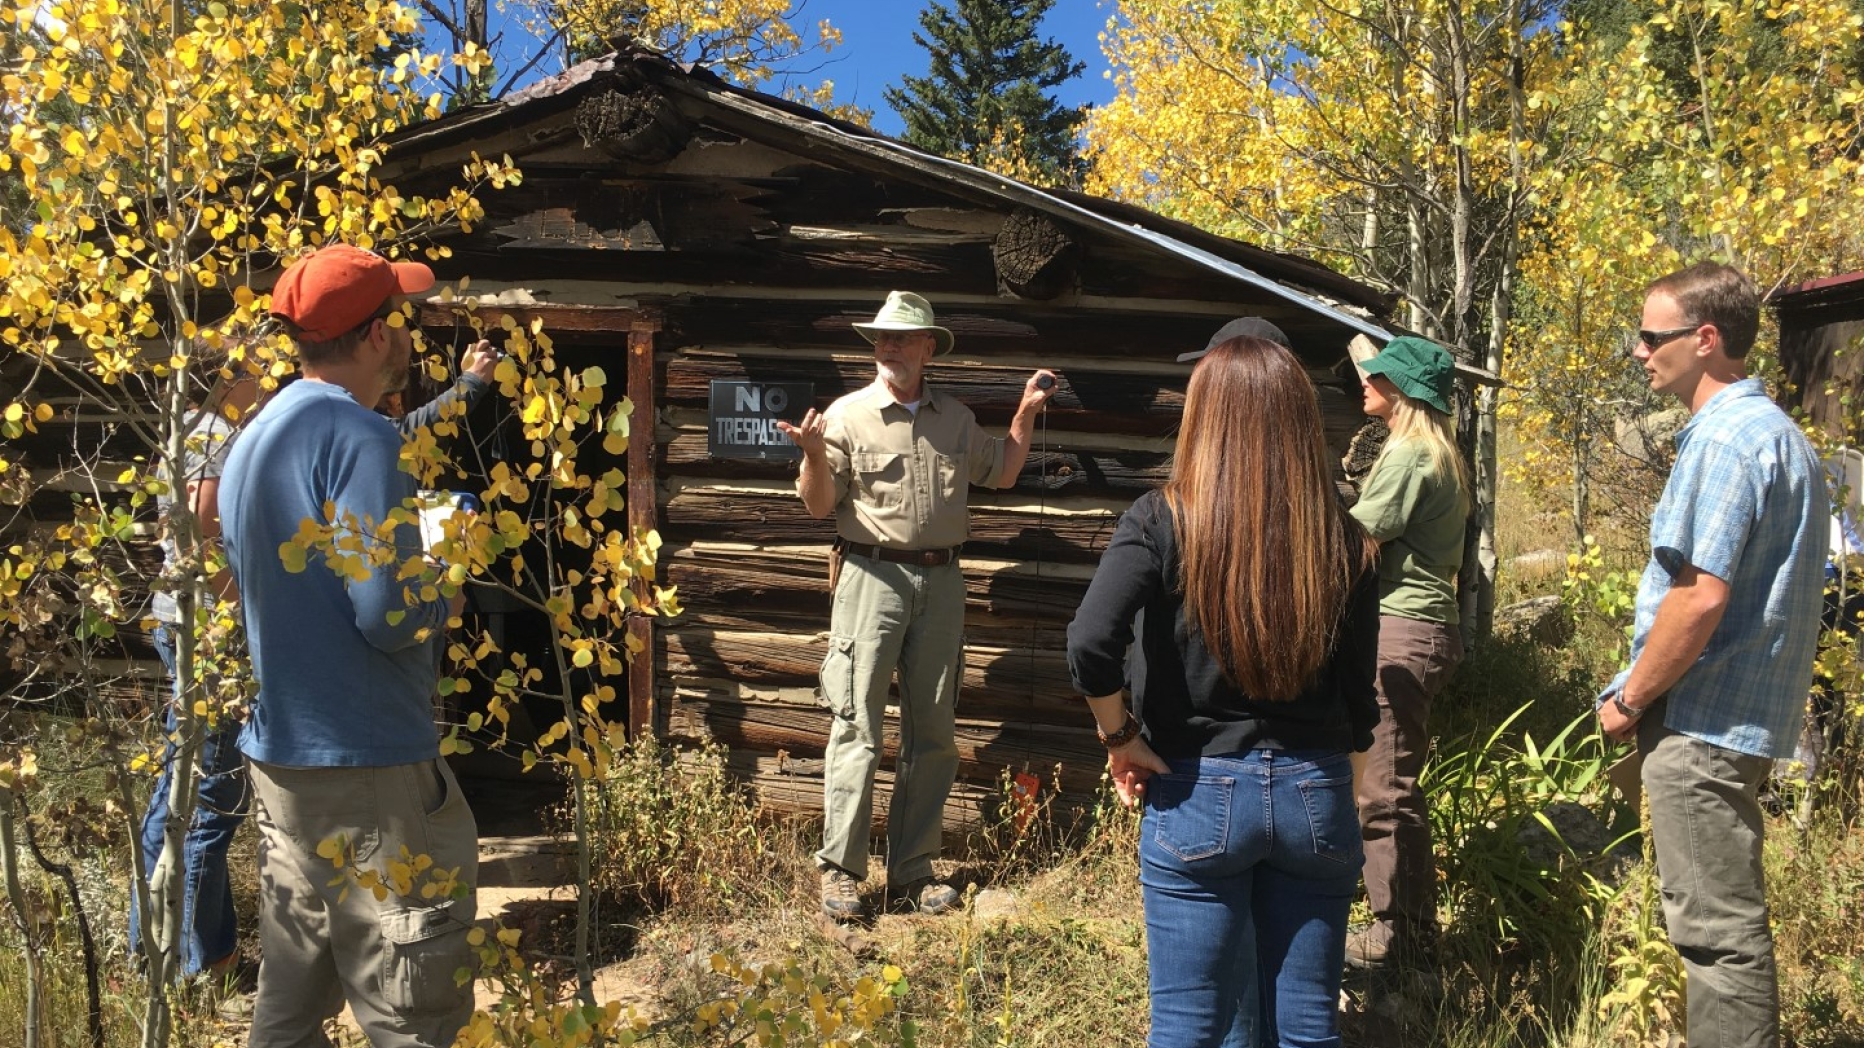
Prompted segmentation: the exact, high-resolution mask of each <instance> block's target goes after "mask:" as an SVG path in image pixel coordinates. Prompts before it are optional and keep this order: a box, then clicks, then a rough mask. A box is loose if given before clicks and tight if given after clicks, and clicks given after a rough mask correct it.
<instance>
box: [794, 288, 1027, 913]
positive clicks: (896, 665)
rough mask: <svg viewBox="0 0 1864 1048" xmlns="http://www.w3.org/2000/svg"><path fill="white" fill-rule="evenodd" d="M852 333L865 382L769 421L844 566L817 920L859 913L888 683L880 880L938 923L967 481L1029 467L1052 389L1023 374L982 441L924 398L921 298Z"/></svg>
mask: <svg viewBox="0 0 1864 1048" xmlns="http://www.w3.org/2000/svg"><path fill="white" fill-rule="evenodd" d="M854 328H855V330H856V331H859V332H860V333H861V335H862V337H864V338H866V339H867V340H868V341H869V342H872V343H873V344H874V366H875V369H876V371H877V372H878V375H877V377H876V378H875V380H874V383H873V385H870V386H867V387H866V388H864V389H861V390H858V391H856V392H854V393H850V394H848V395H847V396H845V397H842V398H841V399H840V400H837V401H835V403H833V404H831V405H829V408H828V410H827V411H825V412H822V413H820V414H818V413H816V412H815V411H814V410H811V411H810V412H809V413H808V414H807V415H805V416H804V417H803V420H802V422H801V423H800V424H799V425H794V426H792V425H790V424H788V423H780V424H779V425H781V426H782V428H783V432H784V433H785V434H787V435H788V436H789V438H790V439H791V440H793V441H795V442H796V444H797V445H798V446H799V447H801V448H802V449H803V463H802V472H801V474H800V475H799V476H798V477H797V480H796V490H797V493H798V494H800V495H801V496H802V500H803V505H804V506H805V507H806V508H807V509H808V511H809V515H810V516H812V517H817V518H821V517H826V516H828V515H829V514H831V513H832V514H834V515H835V530H836V533H837V535H838V539H837V545H838V548H839V550H840V552H841V554H842V556H843V558H844V560H843V561H842V569H841V571H840V574H839V577H838V579H837V580H836V583H835V607H834V612H833V614H832V617H831V619H830V624H829V651H828V656H827V657H826V658H825V659H824V660H823V662H822V696H823V699H824V701H825V702H826V703H827V705H828V707H829V710H830V712H831V714H833V725H832V727H831V728H830V731H829V738H828V751H827V759H826V761H825V769H824V773H823V780H824V783H823V793H824V804H823V806H824V809H825V820H824V822H825V824H824V828H823V844H822V850H821V851H819V852H817V853H816V861H817V863H818V864H819V865H820V866H821V869H822V912H823V914H824V915H825V916H827V917H830V918H833V919H835V920H846V919H850V918H855V917H859V916H860V915H861V896H860V890H859V886H860V882H861V881H862V880H863V879H865V878H866V876H867V850H868V838H869V836H870V834H871V828H872V825H873V800H874V769H875V768H876V767H877V766H878V765H879V763H880V752H881V745H880V736H881V730H882V726H883V725H884V723H885V715H886V704H887V689H888V685H889V684H890V683H891V681H892V680H893V677H894V671H895V670H898V673H899V686H900V757H899V763H898V767H897V768H896V770H895V773H894V784H893V803H892V806H891V808H890V809H889V812H888V818H887V885H888V888H889V891H890V892H891V893H892V895H893V896H894V898H896V899H900V898H904V899H905V900H907V902H909V903H910V904H911V905H912V906H913V907H914V908H915V909H917V910H918V911H919V912H920V913H943V912H945V911H947V910H949V909H951V908H952V907H953V906H954V905H956V903H957V901H958V893H957V892H956V891H954V890H953V889H952V888H951V886H950V885H947V884H941V883H939V882H938V881H937V880H936V879H934V877H933V874H932V860H933V859H934V858H936V857H937V855H938V852H939V841H940V834H941V829H942V816H943V812H944V807H945V798H946V797H947V796H948V795H949V794H950V793H951V785H952V782H953V780H954V779H955V778H956V777H957V773H958V747H957V743H956V742H955V741H954V738H953V736H954V724H955V720H954V706H955V705H956V702H957V698H958V682H959V680H960V679H961V677H962V675H963V673H964V664H963V657H964V650H963V640H964V576H963V574H962V573H961V572H960V570H959V567H958V547H959V546H960V545H962V544H963V543H964V540H965V538H966V537H967V536H968V535H969V532H970V518H969V513H968V504H969V495H970V487H971V485H972V484H985V485H989V486H991V487H996V488H1007V487H1010V486H1011V485H1013V484H1015V483H1016V477H1017V474H1019V473H1021V472H1022V469H1023V463H1024V461H1026V460H1027V459H1028V457H1029V440H1030V436H1031V433H1032V431H1033V430H1034V428H1035V417H1036V415H1037V414H1038V413H1039V412H1040V411H1041V410H1042V405H1043V404H1044V403H1045V402H1046V401H1047V400H1048V398H1049V397H1050V396H1051V395H1052V394H1053V392H1054V375H1052V374H1051V373H1049V372H1047V371H1037V372H1036V373H1035V374H1034V375H1033V376H1031V377H1030V379H1029V381H1028V382H1027V383H1026V384H1025V385H1024V387H1023V397H1022V402H1021V403H1020V404H1019V405H1018V406H1017V409H1016V417H1015V418H1014V419H1013V420H1012V421H1011V422H1010V433H1009V437H1008V438H1007V439H1004V438H998V437H993V436H991V435H989V434H988V433H985V432H984V430H983V427H981V426H979V425H978V424H977V418H976V417H975V416H974V415H972V414H971V409H970V408H967V407H965V406H964V405H963V404H960V403H958V402H957V401H956V400H953V399H952V398H951V397H949V396H946V395H944V394H942V393H939V392H938V391H936V390H934V389H933V388H932V387H931V386H930V385H929V384H928V383H927V382H926V381H925V369H926V366H927V365H928V364H930V363H931V361H932V358H933V357H934V356H938V355H942V354H944V353H946V352H949V351H950V349H951V345H952V335H951V332H950V331H948V330H946V329H945V328H942V327H939V326H937V325H936V324H935V323H934V322H933V315H932V307H931V305H930V304H928V303H927V302H926V300H925V299H923V298H921V297H920V296H918V295H915V294H912V293H910V292H905V291H895V292H893V293H892V294H890V295H888V296H887V301H886V304H885V305H883V306H882V307H881V308H880V312H879V314H878V315H877V316H875V317H874V321H873V323H871V324H856V325H854Z"/></svg>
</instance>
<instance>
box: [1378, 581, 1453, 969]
mask: <svg viewBox="0 0 1864 1048" xmlns="http://www.w3.org/2000/svg"><path fill="white" fill-rule="evenodd" d="M1462 661H1463V641H1462V637H1461V635H1460V634H1459V633H1458V632H1457V630H1456V627H1455V626H1454V625H1451V624H1448V623H1442V622H1424V621H1421V620H1419V619H1406V618H1399V617H1398V616H1396V615H1381V616H1379V670H1378V693H1379V724H1378V727H1376V728H1374V729H1373V731H1372V749H1370V750H1368V751H1367V752H1366V763H1365V773H1364V775H1363V777H1362V778H1361V779H1360V782H1359V825H1360V835H1361V837H1363V838H1364V840H1365V846H1366V868H1365V878H1366V898H1367V901H1368V902H1370V903H1371V906H1372V915H1373V917H1374V918H1376V919H1377V920H1379V921H1381V922H1384V923H1386V924H1387V925H1389V926H1390V927H1389V929H1388V930H1389V931H1391V932H1392V933H1394V934H1397V935H1400V936H1408V935H1413V934H1423V935H1428V934H1430V933H1431V932H1432V931H1434V930H1435V928H1436V925H1437V862H1436V858H1435V856H1433V855H1432V854H1431V846H1430V818H1429V815H1428V813H1427V812H1426V811H1425V809H1424V791H1423V790H1421V789H1419V788H1418V785H1417V780H1418V776H1419V775H1421V774H1423V771H1424V757H1425V755H1426V753H1427V752H1428V751H1429V749H1430V727H1429V722H1430V702H1431V699H1433V698H1435V697H1436V695H1437V693H1438V692H1440V691H1442V690H1443V685H1444V683H1445V682H1446V681H1448V680H1449V679H1450V673H1451V671H1453V670H1455V669H1456V667H1457V664H1458V663H1461V662H1462Z"/></svg>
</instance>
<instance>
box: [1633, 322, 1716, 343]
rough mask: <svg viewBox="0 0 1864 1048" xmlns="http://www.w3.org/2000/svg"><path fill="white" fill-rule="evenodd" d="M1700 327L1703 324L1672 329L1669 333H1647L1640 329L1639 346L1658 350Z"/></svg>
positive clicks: (1638, 335)
mask: <svg viewBox="0 0 1864 1048" xmlns="http://www.w3.org/2000/svg"><path fill="white" fill-rule="evenodd" d="M1700 327H1702V325H1701V324H1691V325H1689V326H1688V327H1680V328H1670V329H1669V330H1667V331H1646V330H1643V329H1641V328H1640V329H1639V330H1638V333H1637V341H1638V344H1639V345H1642V346H1643V347H1644V348H1645V349H1656V348H1657V347H1658V346H1661V345H1663V344H1664V343H1665V342H1668V341H1670V340H1671V339H1673V338H1681V337H1683V336H1684V335H1687V334H1689V333H1690V332H1692V331H1695V330H1696V329H1698V328H1700Z"/></svg>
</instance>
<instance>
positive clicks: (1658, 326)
mask: <svg viewBox="0 0 1864 1048" xmlns="http://www.w3.org/2000/svg"><path fill="white" fill-rule="evenodd" d="M1759 327H1760V295H1759V293H1758V292H1757V291H1756V290H1755V287H1754V285H1753V283H1752V282H1751V281H1749V280H1748V278H1747V277H1745V276H1743V275H1742V274H1741V273H1740V272H1738V271H1736V270H1734V269H1730V268H1729V267H1727V266H1722V265H1717V264H1714V263H1701V264H1698V265H1695V266H1691V267H1690V268H1688V269H1685V270H1682V271H1680V272H1676V273H1672V274H1670V275H1669V276H1666V277H1664V278H1662V279H1661V280H1658V281H1657V282H1656V283H1654V284H1652V285H1651V286H1650V288H1649V290H1648V292H1647V294H1646V297H1645V301H1644V315H1643V325H1642V329H1641V330H1640V331H1639V332H1638V335H1637V344H1636V345H1635V346H1634V347H1633V350H1632V355H1633V357H1635V358H1636V359H1637V361H1638V362H1639V363H1640V364H1642V365H1643V366H1644V370H1645V371H1646V372H1647V373H1648V374H1649V376H1650V386H1651V388H1652V389H1654V390H1656V391H1658V392H1660V393H1667V394H1670V395H1671V396H1674V397H1676V398H1677V399H1678V400H1680V401H1682V403H1683V406H1684V407H1686V408H1688V409H1689V412H1690V420H1689V423H1688V424H1687V425H1685V426H1684V427H1683V429H1682V432H1680V433H1679V434H1677V437H1676V443H1677V455H1676V466H1675V468H1674V469H1673V470H1672V472H1671V474H1670V479H1669V482H1668V483H1667V484H1665V485H1664V489H1663V498H1662V499H1661V501H1659V502H1658V504H1657V511H1656V513H1655V515H1654V516H1653V517H1652V518H1651V525H1650V545H1651V558H1650V563H1649V565H1648V566H1646V567H1645V569H1644V576H1643V579H1642V580H1641V582H1640V583H1639V585H1638V597H1637V622H1636V629H1635V631H1634V634H1633V639H1632V642H1631V665H1630V667H1629V668H1628V669H1627V670H1625V671H1624V672H1622V673H1620V674H1619V675H1618V676H1617V677H1616V678H1615V679H1614V680H1613V681H1612V683H1611V684H1610V686H1608V687H1607V688H1606V689H1605V691H1604V692H1603V693H1602V694H1601V695H1600V705H1599V722H1600V724H1601V726H1602V727H1603V729H1604V730H1605V732H1606V734H1608V735H1610V736H1611V737H1612V738H1615V739H1620V740H1630V739H1633V738H1635V739H1636V742H1637V749H1638V753H1639V755H1640V756H1642V758H1643V782H1644V790H1645V792H1646V793H1647V794H1648V795H1649V798H1650V820H1651V835H1652V839H1653V844H1654V845H1655V850H1656V853H1657V872H1658V874H1659V876H1660V877H1661V878H1662V881H1663V910H1664V919H1665V923H1666V924H1667V925H1668V927H1669V933H1670V941H1671V942H1672V943H1673V944H1674V945H1675V946H1676V949H1677V952H1678V953H1679V954H1681V956H1682V958H1683V966H1684V969H1685V970H1686V972H1687V973H1688V977H1689V1015H1688V1031H1689V1044H1690V1048H1719V1046H1723V1045H1727V1046H1731V1048H1732V1046H1737V1045H1739V1046H1744V1048H1746V1046H1756V1048H1758V1046H1767V1048H1777V1046H1778V1045H1779V1043H1780V1003H1779V984H1778V979H1777V977H1776V974H1775V969H1774V958H1773V936H1772V934H1771V932H1770V931H1769V930H1768V927H1767V898H1766V885H1765V883H1764V879H1763V876H1762V872H1761V833H1762V823H1761V810H1760V803H1759V800H1758V794H1759V790H1760V786H1761V783H1762V780H1763V779H1764V778H1765V777H1766V775H1767V773H1768V771H1769V769H1770V768H1771V767H1772V759H1773V758H1776V757H1781V756H1785V755H1788V754H1790V753H1792V751H1793V745H1794V743H1795V741H1796V740H1797V738H1798V734H1799V724H1800V722H1801V720H1802V719H1803V718H1804V715H1805V709H1806V694H1807V689H1808V686H1809V685H1810V684H1811V682H1812V663H1813V657H1814V656H1815V654H1816V653H1817V648H1818V640H1819V609H1820V604H1821V600H1822V592H1823V588H1824V566H1825V564H1824V561H1825V546H1826V541H1825V540H1826V534H1827V532H1828V530H1829V528H1830V516H1829V514H1830V508H1829V501H1828V497H1827V493H1826V484H1825V475H1824V472H1823V471H1822V470H1821V468H1820V465H1819V459H1818V456H1817V454H1815V453H1814V451H1813V450H1812V445H1811V444H1810V443H1809V442H1808V441H1807V440H1806V437H1805V435H1804V434H1803V433H1801V432H1800V431H1799V428H1798V427H1797V426H1795V425H1794V424H1793V422H1792V420H1791V419H1789V418H1787V416H1786V414H1785V413H1784V412H1782V411H1781V410H1780V409H1779V408H1778V407H1777V406H1776V405H1774V403H1773V402H1772V401H1770V400H1769V399H1767V391H1766V388H1765V387H1764V386H1763V385H1762V384H1761V382H1760V380H1759V379H1757V378H1751V377H1749V376H1748V374H1747V361H1746V357H1747V352H1748V349H1749V348H1750V347H1751V346H1752V345H1753V344H1754V338H1755V334H1756V333H1757V331H1758V330H1759Z"/></svg>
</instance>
